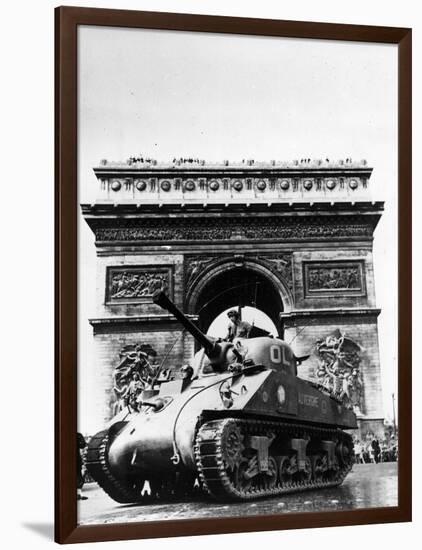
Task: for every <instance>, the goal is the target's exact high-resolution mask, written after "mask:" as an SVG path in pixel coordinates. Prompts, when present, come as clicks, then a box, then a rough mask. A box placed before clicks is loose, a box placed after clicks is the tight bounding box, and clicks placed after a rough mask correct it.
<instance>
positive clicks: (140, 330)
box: [75, 25, 400, 525]
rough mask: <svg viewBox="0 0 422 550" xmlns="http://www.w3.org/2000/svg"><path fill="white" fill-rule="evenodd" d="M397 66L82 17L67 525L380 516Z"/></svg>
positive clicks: (384, 53)
mask: <svg viewBox="0 0 422 550" xmlns="http://www.w3.org/2000/svg"><path fill="white" fill-rule="evenodd" d="M397 75H398V66H397V45H394V44H381V43H365V42H347V41H341V40H335V41H334V40H317V39H297V38H283V37H270V36H251V35H240V34H239V35H231V34H223V33H221V34H220V33H211V32H208V33H203V32H188V31H171V30H154V29H140V28H132V29H129V28H119V27H118V26H115V27H111V26H110V27H105V26H98V27H96V26H89V25H86V26H83V25H82V26H79V28H78V80H77V81H78V90H77V96H78V145H77V146H78V165H77V179H78V320H77V322H78V366H77V369H78V387H77V411H78V414H77V433H75V438H76V439H77V467H78V489H77V495H75V499H77V507H78V522H79V524H80V525H98V524H110V523H116V524H121V523H130V522H154V521H164V520H186V519H203V518H221V517H249V516H250V517H256V516H265V515H273V514H280V515H282V514H292V513H298V512H322V511H324V512H337V511H344V510H357V509H368V508H386V507H395V506H397V505H398V474H397V466H398V461H399V460H400V457H399V456H398V441H399V438H400V433H399V431H398V427H397V426H398V413H397V400H398V399H397V378H398V347H397V346H398V326H397V324H398V323H397V319H398V293H397V287H398V267H399V266H398V260H397V257H398V244H397V243H398V217H397V216H398V185H397V179H398V165H397V158H398V143H397V135H398V122H397V121H398V107H397V105H398V95H397V94H398V76H397Z"/></svg>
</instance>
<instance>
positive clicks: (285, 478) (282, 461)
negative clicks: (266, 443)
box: [278, 456, 293, 487]
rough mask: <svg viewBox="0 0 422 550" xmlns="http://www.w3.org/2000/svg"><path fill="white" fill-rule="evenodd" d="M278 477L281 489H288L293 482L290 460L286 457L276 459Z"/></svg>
mask: <svg viewBox="0 0 422 550" xmlns="http://www.w3.org/2000/svg"><path fill="white" fill-rule="evenodd" d="M278 477H279V479H280V483H281V486H282V487H288V486H289V485H290V484H291V482H292V481H293V475H292V468H291V460H290V457H288V456H280V457H279V459H278Z"/></svg>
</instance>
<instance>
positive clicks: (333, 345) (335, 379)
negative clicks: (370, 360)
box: [315, 329, 363, 414]
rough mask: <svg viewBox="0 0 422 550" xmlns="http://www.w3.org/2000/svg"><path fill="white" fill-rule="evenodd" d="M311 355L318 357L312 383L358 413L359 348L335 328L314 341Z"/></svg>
mask: <svg viewBox="0 0 422 550" xmlns="http://www.w3.org/2000/svg"><path fill="white" fill-rule="evenodd" d="M315 353H316V356H317V358H318V368H317V370H316V372H315V379H316V381H317V382H318V383H319V384H321V385H322V386H324V388H326V389H327V390H328V391H329V392H331V393H333V394H334V395H335V396H336V397H337V398H338V399H341V400H343V401H344V402H345V403H346V404H348V405H349V406H350V407H351V408H353V410H354V411H355V413H356V414H361V413H362V406H363V382H362V377H361V373H360V366H361V361H362V357H361V346H360V345H359V344H358V343H357V342H355V341H354V340H352V339H351V338H349V337H347V335H346V334H344V333H341V332H340V330H338V329H336V330H335V331H334V332H332V333H331V334H329V335H328V336H326V337H325V338H321V339H319V340H317V341H316V342H315Z"/></svg>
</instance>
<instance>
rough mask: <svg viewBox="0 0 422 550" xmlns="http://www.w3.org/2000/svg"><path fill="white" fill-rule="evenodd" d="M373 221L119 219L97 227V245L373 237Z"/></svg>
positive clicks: (354, 219)
mask: <svg viewBox="0 0 422 550" xmlns="http://www.w3.org/2000/svg"><path fill="white" fill-rule="evenodd" d="M372 232H373V225H372V223H371V221H370V220H368V221H366V220H362V221H361V222H360V221H358V220H357V219H356V218H355V217H354V218H350V219H348V217H346V216H345V217H342V218H340V217H339V218H333V219H329V218H324V219H321V218H319V219H318V218H309V219H306V220H305V219H298V218H284V219H280V218H278V217H267V218H255V219H253V218H251V217H245V218H234V217H233V218H220V217H219V218H209V219H203V218H202V219H201V218H190V219H187V218H178V219H176V218H170V219H155V220H154V219H149V220H147V219H144V220H142V219H138V220H116V222H115V223H114V225H113V226H111V227H97V228H96V229H95V236H96V240H97V242H104V241H124V242H127V241H198V240H199V241H225V240H253V241H259V240H277V239H291V240H310V239H332V238H342V237H354V238H367V237H371V235H372Z"/></svg>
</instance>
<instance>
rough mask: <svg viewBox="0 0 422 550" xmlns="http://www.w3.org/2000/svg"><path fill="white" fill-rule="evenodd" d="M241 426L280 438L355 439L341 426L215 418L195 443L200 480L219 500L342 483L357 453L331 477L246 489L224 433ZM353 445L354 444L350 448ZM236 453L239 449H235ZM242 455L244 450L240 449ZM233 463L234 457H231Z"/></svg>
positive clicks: (347, 441)
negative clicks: (239, 482) (234, 472)
mask: <svg viewBox="0 0 422 550" xmlns="http://www.w3.org/2000/svg"><path fill="white" fill-rule="evenodd" d="M233 424H234V426H235V428H236V429H238V430H239V429H240V432H241V433H242V434H244V435H248V436H249V435H251V436H253V435H258V436H262V435H268V436H269V437H274V436H275V438H277V437H278V436H284V437H285V436H287V437H291V438H298V437H312V438H320V439H321V440H322V439H329V440H337V441H341V442H342V443H345V444H346V445H348V448H349V449H350V448H353V446H351V445H352V438H351V437H350V435H349V434H347V433H345V432H343V431H342V430H339V429H334V428H333V429H330V428H319V427H309V426H304V425H303V424H290V423H287V422H285V423H284V422H280V421H267V420H253V419H236V418H224V419H218V420H211V421H208V422H206V423H204V424H203V425H202V426H201V427H200V428H199V430H198V434H197V437H196V443H195V460H196V466H197V470H198V473H199V479H200V482H201V485H202V487H203V489H204V490H205V491H206V492H207V493H209V494H210V495H211V496H212V497H214V498H216V499H219V500H222V499H224V500H238V501H239V500H253V499H257V498H263V497H264V498H265V497H273V496H277V495H284V494H288V493H295V492H299V491H308V490H314V489H323V488H328V487H335V486H337V485H340V484H341V483H342V482H343V480H344V478H345V477H346V475H347V474H348V473H349V471H350V470H351V469H352V466H353V462H354V460H353V454H352V455H350V458H349V460H347V461H346V463H345V464H343V466H340V467H339V469H338V470H337V471H334V472H333V474H332V476H331V479H326V480H315V479H314V476H313V474H312V478H311V479H309V480H303V479H302V480H299V481H291V482H287V483H286V482H283V483H281V482H280V481H279V479H278V478H277V482H276V483H274V485H273V486H271V487H269V486H268V485H267V486H265V484H263V486H260V487H259V486H258V487H253V488H248V489H246V490H243V489H242V488H239V486H236V484H235V483H234V482H233V479H232V477H233V476H231V475H230V467H228V463H230V456H229V457H227V450H226V448H225V447H224V440H223V438H224V434H225V431H226V430H227V428H228V426H231V427H233ZM350 446H351V447H350ZM233 453H234V454H236V450H234V451H233ZM237 453H238V455H239V453H240V450H239V449H238V450H237ZM231 463H232V464H233V460H231Z"/></svg>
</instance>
